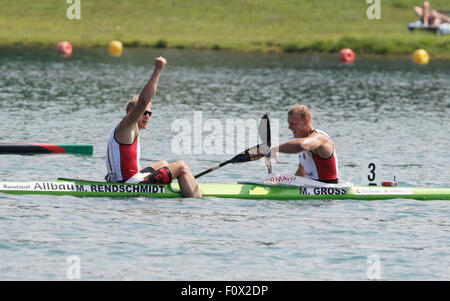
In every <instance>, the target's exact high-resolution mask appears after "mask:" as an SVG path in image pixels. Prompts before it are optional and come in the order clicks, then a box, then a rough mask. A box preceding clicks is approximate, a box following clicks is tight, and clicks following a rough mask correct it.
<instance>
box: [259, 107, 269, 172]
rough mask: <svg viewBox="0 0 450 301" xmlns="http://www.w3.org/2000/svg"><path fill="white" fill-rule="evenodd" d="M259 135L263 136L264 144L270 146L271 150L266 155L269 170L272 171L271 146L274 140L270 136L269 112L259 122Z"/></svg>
mask: <svg viewBox="0 0 450 301" xmlns="http://www.w3.org/2000/svg"><path fill="white" fill-rule="evenodd" d="M259 137H261V140H262V144H263V145H266V146H267V147H268V148H269V152H268V153H266V154H265V155H264V156H265V157H266V166H267V172H268V173H272V165H271V164H270V156H271V153H270V147H271V146H272V142H271V136H270V122H269V116H268V115H267V114H265V115H264V116H263V117H262V118H261V121H260V122H259Z"/></svg>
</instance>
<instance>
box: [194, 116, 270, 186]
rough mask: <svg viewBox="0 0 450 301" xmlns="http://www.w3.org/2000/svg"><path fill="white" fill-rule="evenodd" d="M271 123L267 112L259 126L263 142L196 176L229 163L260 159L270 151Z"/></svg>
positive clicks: (196, 176) (197, 176)
mask: <svg viewBox="0 0 450 301" xmlns="http://www.w3.org/2000/svg"><path fill="white" fill-rule="evenodd" d="M268 124H269V117H268V116H267V114H265V115H264V116H263V117H262V118H261V121H260V122H259V128H258V133H259V135H260V137H261V140H262V142H263V143H261V144H258V145H256V146H253V147H250V148H248V149H246V150H245V151H243V152H241V153H240V154H238V155H236V156H234V157H233V158H231V159H230V160H227V161H225V162H222V163H220V164H219V165H216V166H214V167H211V168H210V169H207V170H205V171H203V172H201V173H199V174H197V175H195V176H194V177H195V178H196V179H197V178H199V177H201V176H204V175H206V174H208V173H210V172H212V171H214V170H216V169H218V168H221V167H223V166H225V165H227V164H229V163H243V162H249V161H255V160H259V159H261V158H262V157H264V156H265V155H267V154H268V153H270V145H268V144H267V143H270V127H268Z"/></svg>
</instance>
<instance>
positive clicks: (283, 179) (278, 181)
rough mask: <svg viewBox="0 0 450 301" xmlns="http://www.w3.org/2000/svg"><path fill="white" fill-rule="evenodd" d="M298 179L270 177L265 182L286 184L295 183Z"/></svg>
mask: <svg viewBox="0 0 450 301" xmlns="http://www.w3.org/2000/svg"><path fill="white" fill-rule="evenodd" d="M296 179H297V177H295V176H274V177H270V178H267V179H265V181H264V182H266V183H284V182H289V183H290V182H295V180H296Z"/></svg>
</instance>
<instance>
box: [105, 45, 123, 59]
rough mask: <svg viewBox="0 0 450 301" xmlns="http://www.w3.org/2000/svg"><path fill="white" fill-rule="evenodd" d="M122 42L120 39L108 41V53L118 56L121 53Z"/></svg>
mask: <svg viewBox="0 0 450 301" xmlns="http://www.w3.org/2000/svg"><path fill="white" fill-rule="evenodd" d="M122 49H123V46H122V42H121V41H111V43H109V49H108V51H109V54H110V55H113V56H120V55H121V54H122Z"/></svg>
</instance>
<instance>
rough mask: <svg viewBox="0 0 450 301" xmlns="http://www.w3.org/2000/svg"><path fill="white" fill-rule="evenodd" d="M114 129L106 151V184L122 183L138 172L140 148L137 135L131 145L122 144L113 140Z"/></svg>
mask: <svg viewBox="0 0 450 301" xmlns="http://www.w3.org/2000/svg"><path fill="white" fill-rule="evenodd" d="M115 133H116V129H114V131H113V132H112V133H111V136H110V137H109V140H108V148H107V151H106V168H107V170H108V174H107V175H106V177H105V179H106V181H108V182H124V181H126V180H128V179H129V178H131V177H132V176H134V175H135V174H137V173H138V172H139V170H140V166H139V159H140V155H141V147H140V142H139V135H138V136H137V138H136V140H135V141H134V142H133V143H132V144H122V143H119V142H117V140H116V138H115Z"/></svg>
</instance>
